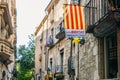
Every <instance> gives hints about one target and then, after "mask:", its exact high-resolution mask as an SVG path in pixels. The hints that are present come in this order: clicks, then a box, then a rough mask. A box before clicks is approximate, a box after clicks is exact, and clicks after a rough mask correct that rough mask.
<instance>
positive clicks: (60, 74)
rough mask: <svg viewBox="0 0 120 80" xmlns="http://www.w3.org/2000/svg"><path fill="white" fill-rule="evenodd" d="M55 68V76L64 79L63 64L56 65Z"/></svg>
mask: <svg viewBox="0 0 120 80" xmlns="http://www.w3.org/2000/svg"><path fill="white" fill-rule="evenodd" d="M54 70H55V78H57V79H64V74H63V65H56V66H54Z"/></svg>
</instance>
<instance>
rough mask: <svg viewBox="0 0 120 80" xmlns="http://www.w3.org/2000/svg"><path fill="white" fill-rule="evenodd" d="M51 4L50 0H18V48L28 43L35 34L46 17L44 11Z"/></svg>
mask: <svg viewBox="0 0 120 80" xmlns="http://www.w3.org/2000/svg"><path fill="white" fill-rule="evenodd" d="M49 2H50V0H16V8H17V46H19V45H24V44H25V45H26V44H27V43H28V41H29V39H28V35H30V34H34V32H35V30H36V27H38V26H39V24H40V22H41V20H42V19H43V17H44V16H45V11H44V10H45V8H46V7H47V5H48V3H49Z"/></svg>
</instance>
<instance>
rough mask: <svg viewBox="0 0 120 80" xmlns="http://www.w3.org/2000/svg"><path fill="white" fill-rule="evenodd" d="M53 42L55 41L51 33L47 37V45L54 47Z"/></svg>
mask: <svg viewBox="0 0 120 80" xmlns="http://www.w3.org/2000/svg"><path fill="white" fill-rule="evenodd" d="M53 44H54V42H53V37H52V36H51V35H50V36H48V38H47V40H46V46H47V47H52V46H53Z"/></svg>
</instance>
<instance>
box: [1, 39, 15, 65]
mask: <svg viewBox="0 0 120 80" xmlns="http://www.w3.org/2000/svg"><path fill="white" fill-rule="evenodd" d="M13 53H14V49H13V47H12V45H11V43H10V42H8V41H7V40H5V39H1V38H0V61H1V62H3V63H6V64H10V63H11V62H12V60H11V59H10V57H11V55H12V54H13Z"/></svg>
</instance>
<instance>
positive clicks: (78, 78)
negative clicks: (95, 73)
mask: <svg viewBox="0 0 120 80" xmlns="http://www.w3.org/2000/svg"><path fill="white" fill-rule="evenodd" d="M77 53H78V57H77V61H78V63H77V79H76V80H79V43H78V52H77Z"/></svg>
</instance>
